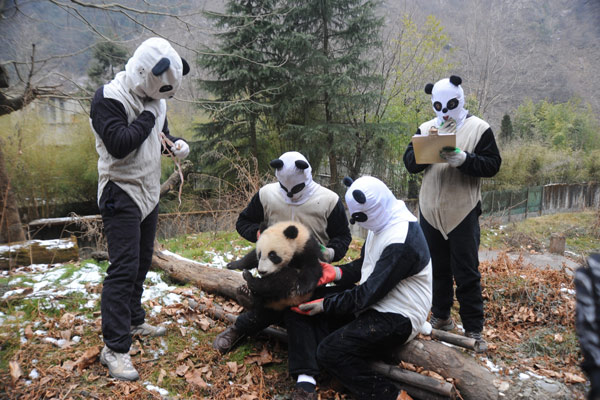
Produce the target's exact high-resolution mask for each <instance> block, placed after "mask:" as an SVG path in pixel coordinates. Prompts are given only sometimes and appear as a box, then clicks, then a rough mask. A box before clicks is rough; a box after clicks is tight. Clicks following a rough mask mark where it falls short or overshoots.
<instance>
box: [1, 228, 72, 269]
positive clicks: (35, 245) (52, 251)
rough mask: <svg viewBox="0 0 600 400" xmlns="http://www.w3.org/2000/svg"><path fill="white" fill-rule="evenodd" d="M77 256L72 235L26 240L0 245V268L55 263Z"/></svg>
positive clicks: (70, 259)
mask: <svg viewBox="0 0 600 400" xmlns="http://www.w3.org/2000/svg"><path fill="white" fill-rule="evenodd" d="M78 258H79V246H78V245H77V239H76V238H75V237H74V236H71V237H70V238H66V239H53V240H28V241H24V242H11V243H7V244H2V245H0V270H1V269H9V268H12V267H15V266H17V265H19V266H25V265H31V264H57V263H63V262H68V261H74V260H77V259H78Z"/></svg>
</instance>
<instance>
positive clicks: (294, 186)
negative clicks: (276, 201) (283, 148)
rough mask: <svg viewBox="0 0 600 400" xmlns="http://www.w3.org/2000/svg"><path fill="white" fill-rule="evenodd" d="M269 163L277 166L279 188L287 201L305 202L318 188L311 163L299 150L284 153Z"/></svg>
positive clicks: (290, 202)
mask: <svg viewBox="0 0 600 400" xmlns="http://www.w3.org/2000/svg"><path fill="white" fill-rule="evenodd" d="M269 165H270V166H271V167H273V168H275V176H276V177H277V180H278V181H279V189H280V191H281V195H282V196H283V199H284V200H285V202H286V203H288V204H292V205H300V204H304V203H306V201H307V200H308V199H309V198H310V196H311V195H312V194H313V192H314V191H315V190H316V189H317V186H318V185H317V183H315V182H314V181H313V180H312V174H311V171H312V168H311V167H310V164H309V163H308V161H307V160H306V158H305V157H304V156H303V155H302V154H300V153H298V152H297V151H288V152H287V153H283V154H282V155H281V157H279V158H277V159H275V160H273V161H271V162H270V163H269Z"/></svg>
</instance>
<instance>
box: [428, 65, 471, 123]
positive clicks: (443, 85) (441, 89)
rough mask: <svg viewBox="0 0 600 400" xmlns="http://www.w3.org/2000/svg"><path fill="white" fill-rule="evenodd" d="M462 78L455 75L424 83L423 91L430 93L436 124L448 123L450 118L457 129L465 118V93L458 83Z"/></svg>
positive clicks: (466, 112)
mask: <svg viewBox="0 0 600 400" xmlns="http://www.w3.org/2000/svg"><path fill="white" fill-rule="evenodd" d="M461 83H462V79H461V78H460V77H458V76H456V75H452V76H451V77H450V78H446V79H442V80H439V81H437V82H436V83H435V85H434V84H431V83H428V84H427V85H425V93H427V94H430V95H431V104H432V105H433V111H435V115H436V116H437V124H438V126H439V127H442V124H448V123H449V120H450V119H453V120H454V121H455V122H456V129H459V128H460V127H461V126H462V124H463V123H464V122H465V118H467V114H468V111H467V110H465V108H464V107H465V94H464V92H463V89H462V87H461V86H460V84H461Z"/></svg>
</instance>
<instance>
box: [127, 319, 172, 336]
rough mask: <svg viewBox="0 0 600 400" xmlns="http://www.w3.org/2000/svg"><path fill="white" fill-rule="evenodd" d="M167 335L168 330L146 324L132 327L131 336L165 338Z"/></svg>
mask: <svg viewBox="0 0 600 400" xmlns="http://www.w3.org/2000/svg"><path fill="white" fill-rule="evenodd" d="M166 333H167V329H166V328H165V327H162V326H154V325H150V324H148V323H146V322H144V323H143V324H141V325H135V326H132V327H131V336H134V335H140V336H151V337H156V336H164V335H165V334H166Z"/></svg>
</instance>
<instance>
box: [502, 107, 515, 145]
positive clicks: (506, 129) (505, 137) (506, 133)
mask: <svg viewBox="0 0 600 400" xmlns="http://www.w3.org/2000/svg"><path fill="white" fill-rule="evenodd" d="M500 138H501V139H502V141H503V142H505V143H508V142H510V141H511V140H512V138H513V126H512V121H511V120H510V115H508V114H504V117H502V124H501V125H500Z"/></svg>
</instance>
